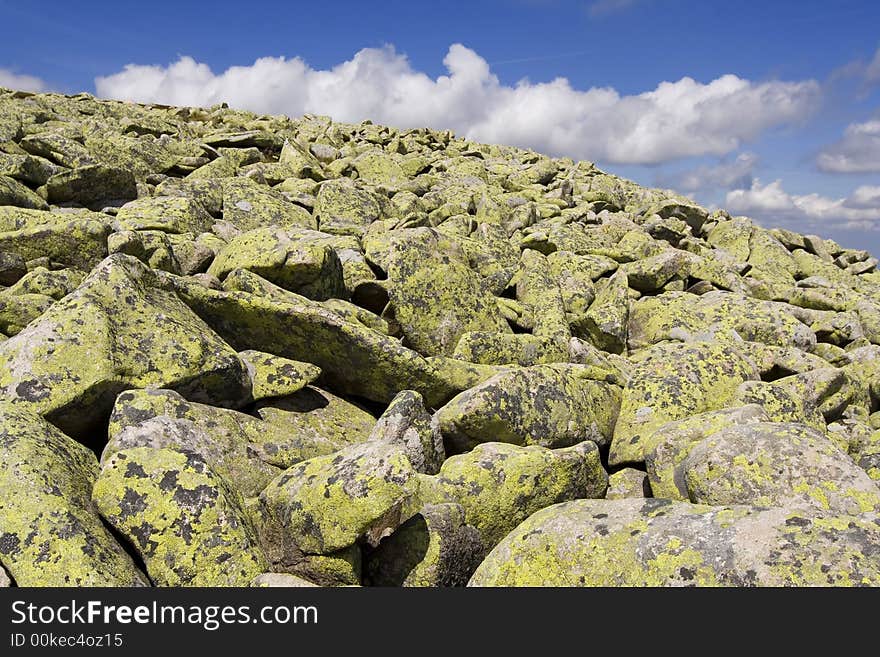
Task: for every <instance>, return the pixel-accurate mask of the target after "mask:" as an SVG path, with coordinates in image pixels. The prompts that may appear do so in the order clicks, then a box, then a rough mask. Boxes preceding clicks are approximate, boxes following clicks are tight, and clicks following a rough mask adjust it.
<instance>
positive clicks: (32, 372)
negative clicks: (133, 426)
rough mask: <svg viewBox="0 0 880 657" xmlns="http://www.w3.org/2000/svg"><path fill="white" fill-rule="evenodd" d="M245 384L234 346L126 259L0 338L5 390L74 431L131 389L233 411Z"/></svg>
mask: <svg viewBox="0 0 880 657" xmlns="http://www.w3.org/2000/svg"><path fill="white" fill-rule="evenodd" d="M249 384H250V382H249V380H248V377H247V370H246V368H245V366H244V364H243V363H242V362H241V360H240V359H239V358H238V355H237V354H236V352H235V350H234V349H232V348H231V347H230V346H229V345H227V344H226V343H225V342H224V341H223V340H222V339H221V338H220V337H219V336H217V334H216V333H214V332H213V331H212V330H211V329H210V328H209V327H208V326H207V325H206V324H205V322H203V321H202V320H201V319H199V317H198V316H197V315H196V314H194V313H193V312H192V311H191V310H190V309H189V308H187V307H186V306H185V305H184V304H183V303H182V302H181V301H180V300H179V299H178V298H177V296H175V295H174V294H173V293H172V292H169V291H166V290H164V289H162V288H161V287H159V285H158V282H157V278H156V275H155V274H154V272H152V271H151V270H150V269H148V268H147V267H146V266H145V265H143V264H142V263H141V262H139V261H137V260H135V259H134V258H131V257H129V256H123V255H115V256H110V257H109V258H107V259H106V260H104V261H103V262H102V263H101V264H100V265H99V266H98V267H96V268H95V269H94V271H93V272H92V273H91V274H90V275H89V276H88V278H86V280H85V281H84V282H83V284H82V285H81V286H80V287H79V288H78V289H77V290H76V291H75V292H74V293H72V294H70V295H68V296H67V297H65V298H64V299H62V300H61V301H58V302H56V303H55V304H54V305H52V306H51V307H50V308H49V309H48V310H47V311H46V312H44V313H43V314H42V315H41V316H40V317H39V319H37V320H35V321H33V322H31V323H30V324H29V325H28V326H27V327H26V328H25V329H24V330H22V331H21V332H20V333H19V334H18V335H16V336H15V337H14V338H11V339H9V340H7V341H6V342H4V343H2V344H0V391H2V394H3V396H4V397H5V398H6V399H9V400H10V401H12V402H14V403H18V404H23V405H27V406H29V407H30V408H32V409H34V410H35V411H37V412H39V413H40V414H41V415H43V416H44V417H46V418H47V419H48V420H49V421H50V422H52V423H53V424H55V425H57V426H58V427H59V428H61V429H62V430H64V431H65V432H66V433H69V434H70V435H73V436H74V437H81V436H86V434H88V433H89V432H92V431H94V430H96V429H98V428H99V427H100V425H101V424H102V423H103V422H105V421H106V419H107V416H108V415H109V413H110V409H111V408H112V406H113V402H114V400H115V399H116V396H117V395H118V394H119V393H120V392H122V391H123V390H126V389H129V388H144V387H147V386H156V387H163V388H170V389H173V390H176V391H177V392H180V393H181V394H183V395H184V396H185V397H187V398H188V399H191V400H192V401H199V402H210V403H212V404H215V405H218V406H232V407H235V406H239V405H241V404H242V403H246V402H247V397H248V389H249Z"/></svg>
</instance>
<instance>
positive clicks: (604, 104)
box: [95, 44, 820, 164]
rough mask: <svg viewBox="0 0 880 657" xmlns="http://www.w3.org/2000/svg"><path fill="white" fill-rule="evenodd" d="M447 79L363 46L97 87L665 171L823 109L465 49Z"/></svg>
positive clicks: (806, 89) (449, 63)
mask: <svg viewBox="0 0 880 657" xmlns="http://www.w3.org/2000/svg"><path fill="white" fill-rule="evenodd" d="M443 63H444V65H445V66H446V69H447V71H448V74H447V75H441V76H439V77H437V78H436V79H435V78H431V77H430V76H428V75H426V74H425V73H422V72H420V71H417V70H414V69H413V68H412V67H411V66H410V64H409V61H408V60H407V58H406V56H405V55H402V54H400V53H397V52H396V51H395V50H394V48H393V47H391V46H387V47H385V48H365V49H363V50H361V51H359V52H358V53H357V54H355V55H354V57H352V58H351V59H350V60H348V61H345V62H343V63H341V64H338V65H336V66H334V67H332V68H330V69H326V70H318V69H313V68H311V67H310V66H309V65H308V64H306V63H305V62H304V61H303V60H302V59H301V58H298V57H297V58H294V59H285V58H284V57H263V58H261V59H258V60H257V61H256V62H254V63H253V64H252V65H250V66H233V67H231V68H229V69H227V70H226V71H223V72H222V73H214V72H213V71H212V70H211V69H210V68H209V67H208V66H207V65H206V64H203V63H199V62H197V61H195V60H194V59H192V58H190V57H181V58H180V59H179V60H178V61H176V62H174V63H172V64H170V65H168V66H144V65H137V64H129V65H128V66H126V67H125V68H124V69H123V70H122V71H119V72H117V73H114V74H112V75H108V76H106V77H99V78H97V79H96V80H95V87H96V90H97V94H98V95H99V96H103V97H110V98H118V99H125V100H135V101H141V102H161V103H169V104H178V105H211V104H214V103H218V102H221V101H226V102H228V103H229V104H230V105H232V106H234V107H240V108H244V109H250V110H253V111H256V112H261V113H283V114H289V115H292V116H297V115H301V114H303V113H307V112H308V113H316V114H327V115H329V116H332V117H333V118H334V119H335V120H337V121H347V122H358V121H361V120H363V119H367V118H369V119H372V120H374V121H376V122H379V123H384V124H388V125H393V126H396V127H401V128H409V127H431V128H437V129H452V130H454V131H455V132H456V134H459V135H462V136H466V137H468V138H471V139H476V140H480V141H486V142H492V143H509V144H514V145H517V146H522V147H526V148H534V149H535V150H538V151H540V152H544V153H548V154H550V155H557V156H570V157H573V158H577V159H592V160H596V161H601V162H608V163H617V164H658V163H661V162H666V161H669V160H673V159H676V158H685V157H691V156H699V155H707V154H711V155H719V156H720V155H724V154H726V153H729V152H731V151H733V150H735V149H736V148H738V147H739V146H740V144H741V143H743V142H745V141H749V140H752V139H755V138H756V137H757V136H759V135H760V134H761V133H762V132H764V131H766V130H769V129H771V128H774V127H777V126H781V125H786V124H790V123H793V122H798V121H801V120H803V119H804V118H805V117H806V116H808V115H809V113H810V112H811V111H812V110H813V108H814V107H815V106H816V105H817V103H818V101H819V96H820V89H819V84H818V83H817V82H815V81H813V80H807V81H798V82H784V81H770V82H763V83H755V82H751V81H749V80H745V79H742V78H739V77H737V76H735V75H725V76H722V77H720V78H718V79H716V80H713V81H711V82H709V83H706V84H704V83H701V82H697V81H695V80H693V79H691V78H687V77H685V78H682V79H681V80H678V81H676V82H663V83H661V84H660V85H659V86H658V87H657V88H656V89H654V90H652V91H647V92H645V93H642V94H637V95H629V96H626V95H624V96H622V95H620V94H619V93H618V92H617V91H616V90H614V89H612V88H607V87H603V88H598V87H593V88H590V89H586V90H578V89H575V88H573V87H572V86H571V84H570V83H569V81H568V80H567V79H565V78H556V79H555V80H552V81H550V82H545V83H532V82H529V81H528V80H521V81H520V82H518V83H517V84H515V85H504V84H502V83H501V82H500V81H499V79H498V78H497V76H495V75H494V74H493V73H492V71H491V70H490V67H489V64H488V63H487V62H486V60H485V59H483V58H482V57H480V56H479V55H478V54H477V53H476V52H474V51H473V50H471V49H469V48H466V47H465V46H463V45H461V44H454V45H452V46H451V47H450V48H449V51H448V53H447V55H446V57H445V58H444V60H443Z"/></svg>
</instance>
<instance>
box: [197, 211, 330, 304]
mask: <svg viewBox="0 0 880 657" xmlns="http://www.w3.org/2000/svg"><path fill="white" fill-rule="evenodd" d="M239 268H241V269H247V270H249V271H252V272H254V273H255V274H257V275H259V276H261V277H263V278H265V279H266V280H268V281H271V282H273V283H276V284H277V285H279V286H281V287H282V288H284V289H287V290H290V291H291V292H298V293H300V294H302V295H304V296H306V297H309V298H312V299H317V300H323V299H328V298H330V297H334V296H342V295H344V294H345V283H344V281H343V277H342V263H341V262H340V261H339V256H337V255H336V252H335V251H334V250H333V249H332V248H330V247H329V246H327V245H323V244H318V243H314V242H313V241H311V240H309V239H308V233H303V232H302V231H301V230H300V229H290V230H285V229H281V228H275V227H269V228H257V229H255V230H252V231H249V232H247V233H242V234H241V235H239V236H238V237H236V238H234V239H233V240H232V241H231V242H230V243H229V244H228V245H227V246H226V248H224V249H223V250H222V251H221V252H220V253H219V254H218V255H217V257H216V259H215V260H214V262H212V263H211V266H210V267H209V268H208V273H209V274H211V275H212V276H216V277H217V278H219V279H221V280H222V279H223V278H225V276H226V275H227V274H228V273H229V272H231V271H233V270H234V269H239Z"/></svg>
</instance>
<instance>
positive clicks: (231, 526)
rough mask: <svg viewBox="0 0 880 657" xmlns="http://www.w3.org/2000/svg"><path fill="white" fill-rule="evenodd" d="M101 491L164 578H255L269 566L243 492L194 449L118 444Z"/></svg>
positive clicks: (190, 582) (112, 518)
mask: <svg viewBox="0 0 880 657" xmlns="http://www.w3.org/2000/svg"><path fill="white" fill-rule="evenodd" d="M93 498H94V500H95V504H96V505H97V507H98V510H99V511H100V512H101V516H103V518H104V519H105V520H107V522H109V523H110V524H111V525H112V526H113V527H114V528H115V529H116V531H118V532H119V533H120V534H122V535H123V536H124V537H125V538H126V539H127V540H128V541H129V543H130V544H131V545H132V546H133V547H134V549H135V550H137V552H138V554H139V555H140V556H141V558H142V559H143V561H144V563H145V564H146V568H147V573H148V574H149V575H150V579H152V580H153V582H155V583H156V584H157V585H158V586H247V585H248V584H249V583H250V581H251V580H252V579H253V578H254V577H256V576H257V575H259V574H260V573H263V572H265V571H266V570H268V567H269V563H268V561H267V559H266V556H265V554H264V553H263V550H262V547H261V546H260V544H259V539H258V537H257V533H256V530H255V529H254V527H253V526H252V524H251V521H250V519H249V518H248V516H247V514H246V513H245V511H244V508H243V501H242V499H241V496H240V495H239V494H238V493H236V492H235V491H234V490H233V489H232V488H231V487H230V486H229V484H228V482H227V481H226V480H225V479H224V478H222V477H220V476H218V475H217V474H216V473H215V472H214V471H213V470H212V469H211V468H210V466H208V464H207V463H206V462H205V461H204V459H202V458H201V456H199V455H198V454H196V453H194V452H182V451H177V450H173V449H166V448H158V449H157V448H155V447H134V448H131V449H123V450H120V451H118V452H115V453H114V454H113V455H112V456H110V457H109V458H108V459H107V460H105V461H104V463H103V465H102V467H101V473H100V475H99V476H98V479H97V481H95V485H94V491H93Z"/></svg>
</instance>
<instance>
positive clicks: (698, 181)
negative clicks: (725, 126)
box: [661, 153, 758, 192]
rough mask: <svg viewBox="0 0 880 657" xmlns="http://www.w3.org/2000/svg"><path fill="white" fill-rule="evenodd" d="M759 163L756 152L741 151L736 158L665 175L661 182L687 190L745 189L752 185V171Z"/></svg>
mask: <svg viewBox="0 0 880 657" xmlns="http://www.w3.org/2000/svg"><path fill="white" fill-rule="evenodd" d="M757 163H758V156H757V155H755V154H754V153H740V154H739V155H737V156H736V157H735V158H734V159H729V158H728V159H724V160H722V161H721V162H719V163H718V164H706V165H703V166H699V167H697V168H695V169H691V170H690V171H685V172H684V173H680V174H678V175H676V176H671V177H670V176H666V177H663V178H661V182H662V183H663V184H664V185H665V186H668V187H674V188H676V189H680V190H683V191H685V192H696V191H707V190H712V189H745V188H748V187H750V186H751V185H752V181H753V180H754V176H753V173H752V172H753V171H754V169H755V165H757Z"/></svg>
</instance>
